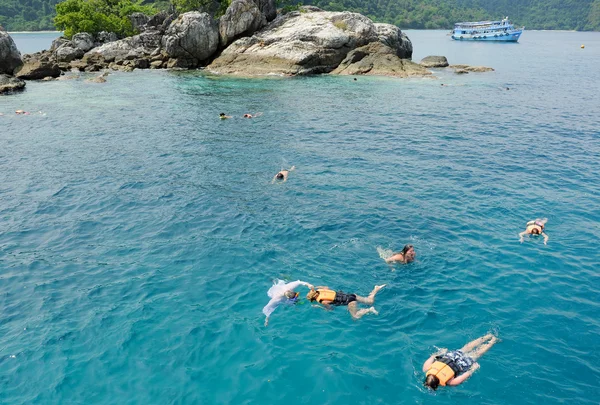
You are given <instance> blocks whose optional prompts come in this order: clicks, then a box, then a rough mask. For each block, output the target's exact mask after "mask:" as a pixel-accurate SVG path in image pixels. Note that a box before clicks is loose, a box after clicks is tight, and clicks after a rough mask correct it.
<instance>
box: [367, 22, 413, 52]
mask: <svg viewBox="0 0 600 405" xmlns="http://www.w3.org/2000/svg"><path fill="white" fill-rule="evenodd" d="M375 29H376V30H377V36H378V37H379V41H381V42H382V43H383V44H385V45H387V46H389V47H390V48H392V49H393V50H394V51H396V55H397V56H398V57H399V58H400V59H411V58H412V53H413V47H412V42H410V39H408V37H407V36H406V34H404V33H403V32H402V31H401V30H400V28H398V27H396V26H395V25H392V24H382V23H376V24H375Z"/></svg>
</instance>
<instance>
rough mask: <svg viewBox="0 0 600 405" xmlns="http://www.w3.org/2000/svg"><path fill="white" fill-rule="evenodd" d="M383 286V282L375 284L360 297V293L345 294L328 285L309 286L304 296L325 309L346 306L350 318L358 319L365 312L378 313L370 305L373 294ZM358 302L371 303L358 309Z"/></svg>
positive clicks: (373, 297)
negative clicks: (365, 295) (366, 293)
mask: <svg viewBox="0 0 600 405" xmlns="http://www.w3.org/2000/svg"><path fill="white" fill-rule="evenodd" d="M383 287H385V284H383V285H376V286H375V287H374V288H373V291H371V293H370V294H369V296H368V297H361V296H360V295H356V294H347V293H345V292H343V291H333V290H331V289H329V287H324V286H320V287H316V288H311V289H310V291H309V292H308V294H307V295H306V298H307V299H308V300H309V301H310V302H315V301H316V302H318V303H319V304H321V305H323V307H324V308H325V309H332V308H331V307H332V306H335V307H339V306H347V307H348V312H350V315H351V316H352V318H354V319H360V318H362V317H363V316H364V315H366V314H374V315H379V312H377V311H376V310H375V308H374V307H373V306H372V305H373V304H374V303H375V295H377V293H378V292H379V290H381V289H382V288H383ZM358 303H361V304H365V305H371V307H370V308H364V309H358Z"/></svg>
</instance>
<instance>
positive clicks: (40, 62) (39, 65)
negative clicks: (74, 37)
mask: <svg viewBox="0 0 600 405" xmlns="http://www.w3.org/2000/svg"><path fill="white" fill-rule="evenodd" d="M60 73H61V70H60V68H59V67H58V64H56V62H55V61H54V60H52V59H51V58H50V53H49V52H38V53H34V54H31V55H25V60H24V64H23V66H21V67H20V68H18V69H16V70H15V76H16V77H18V78H19V79H24V80H42V79H44V78H46V77H48V76H50V77H58V76H60Z"/></svg>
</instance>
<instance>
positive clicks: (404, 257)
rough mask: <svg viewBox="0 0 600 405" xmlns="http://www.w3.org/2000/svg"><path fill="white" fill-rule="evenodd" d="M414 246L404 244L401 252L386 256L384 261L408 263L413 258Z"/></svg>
mask: <svg viewBox="0 0 600 405" xmlns="http://www.w3.org/2000/svg"><path fill="white" fill-rule="evenodd" d="M415 256H416V253H415V248H414V247H413V245H405V246H404V248H403V249H402V252H400V253H396V254H394V255H392V256H390V257H388V258H387V259H385V262H386V263H391V262H400V263H404V264H407V263H410V262H412V261H414V260H415Z"/></svg>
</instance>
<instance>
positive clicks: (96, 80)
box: [86, 72, 108, 83]
mask: <svg viewBox="0 0 600 405" xmlns="http://www.w3.org/2000/svg"><path fill="white" fill-rule="evenodd" d="M106 76H108V72H104V73H102V74H101V75H100V76H97V77H94V78H93V79H88V80H86V81H87V82H90V83H106Z"/></svg>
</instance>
